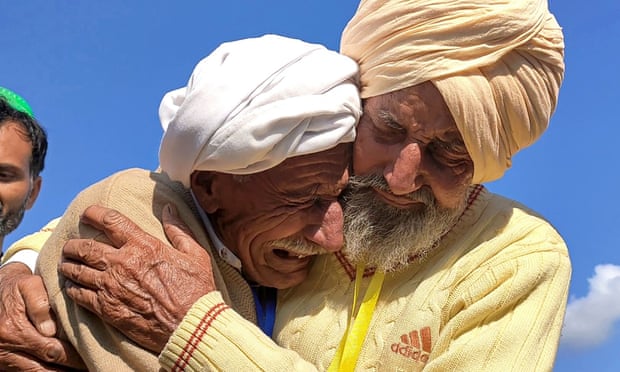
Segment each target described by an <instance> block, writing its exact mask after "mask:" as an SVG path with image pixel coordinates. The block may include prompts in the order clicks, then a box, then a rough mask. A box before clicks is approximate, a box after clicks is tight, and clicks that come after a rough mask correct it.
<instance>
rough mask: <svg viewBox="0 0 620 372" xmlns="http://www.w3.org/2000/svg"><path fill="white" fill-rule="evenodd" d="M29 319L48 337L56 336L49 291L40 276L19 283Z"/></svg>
mask: <svg viewBox="0 0 620 372" xmlns="http://www.w3.org/2000/svg"><path fill="white" fill-rule="evenodd" d="M18 288H19V293H21V295H22V299H23V301H24V305H25V307H26V313H27V314H28V319H30V322H31V323H32V324H34V326H35V327H36V328H37V330H38V331H39V332H40V333H41V334H42V335H43V336H46V337H52V336H54V334H56V322H55V321H54V318H53V316H52V309H51V308H50V304H49V301H48V299H47V291H46V290H45V285H44V284H43V281H42V280H41V277H40V276H31V277H29V278H27V279H24V280H23V281H20V282H19V283H18Z"/></svg>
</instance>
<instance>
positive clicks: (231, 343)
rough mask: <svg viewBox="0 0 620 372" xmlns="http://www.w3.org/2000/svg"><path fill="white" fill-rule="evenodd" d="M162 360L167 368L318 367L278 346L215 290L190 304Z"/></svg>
mask: <svg viewBox="0 0 620 372" xmlns="http://www.w3.org/2000/svg"><path fill="white" fill-rule="evenodd" d="M159 362H160V365H161V367H162V368H164V369H165V370H167V371H204V370H228V371H256V370H289V371H290V370H295V371H305V370H312V371H315V370H316V369H315V367H314V366H313V365H312V364H310V363H308V362H306V361H305V360H303V359H302V358H300V357H299V355H297V353H295V352H293V351H291V350H286V349H283V348H281V347H279V346H278V345H277V344H276V343H275V342H273V340H272V339H271V338H269V337H268V336H266V335H265V334H264V333H263V332H262V331H261V330H260V329H259V328H258V327H257V326H256V325H255V324H253V323H251V322H250V321H248V320H247V319H245V318H243V317H242V316H241V315H239V314H238V313H237V312H235V311H234V310H233V309H231V308H230V307H229V306H228V305H227V304H226V303H224V300H223V299H222V295H221V293H220V292H216V291H214V292H211V293H208V294H207V295H205V296H203V297H201V298H200V299H199V300H198V301H197V302H196V303H195V304H194V305H193V306H192V307H191V308H190V310H189V311H188V312H187V314H186V315H185V318H183V321H182V322H181V324H180V325H179V326H178V327H177V329H176V330H175V331H174V333H173V335H172V336H171V337H170V339H169V340H168V343H167V345H166V347H165V348H164V350H163V351H162V353H161V354H160V356H159Z"/></svg>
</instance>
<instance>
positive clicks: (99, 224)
mask: <svg viewBox="0 0 620 372" xmlns="http://www.w3.org/2000/svg"><path fill="white" fill-rule="evenodd" d="M80 221H81V222H83V223H85V224H87V225H90V226H92V227H94V228H95V229H97V230H100V231H103V232H104V233H105V234H106V236H107V237H108V239H110V241H111V242H112V244H113V245H114V247H116V248H121V247H122V246H123V245H124V244H125V243H127V241H129V239H131V238H136V239H140V237H141V236H144V235H145V232H144V231H143V230H142V229H141V228H139V227H138V225H136V224H135V223H133V222H132V221H131V220H130V219H129V218H127V217H125V215H123V214H121V213H120V212H119V211H117V210H115V209H110V208H106V207H102V206H100V205H91V206H90V207H88V208H86V210H85V211H84V213H83V214H82V217H81V218H80Z"/></svg>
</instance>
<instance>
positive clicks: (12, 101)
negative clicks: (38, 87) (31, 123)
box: [0, 87, 34, 118]
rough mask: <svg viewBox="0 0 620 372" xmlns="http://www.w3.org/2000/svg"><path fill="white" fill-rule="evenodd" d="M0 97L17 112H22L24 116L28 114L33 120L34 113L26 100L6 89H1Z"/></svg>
mask: <svg viewBox="0 0 620 372" xmlns="http://www.w3.org/2000/svg"><path fill="white" fill-rule="evenodd" d="M0 97H2V98H4V99H5V100H6V101H7V102H8V104H9V105H10V106H11V107H13V108H14V109H15V110H17V111H21V112H23V113H24V114H27V115H28V116H30V117H31V118H34V114H33V113H32V108H30V105H29V104H28V102H26V100H25V99H23V98H22V97H21V96H19V95H18V94H17V93H15V92H13V91H12V90H8V89H6V88H3V87H0Z"/></svg>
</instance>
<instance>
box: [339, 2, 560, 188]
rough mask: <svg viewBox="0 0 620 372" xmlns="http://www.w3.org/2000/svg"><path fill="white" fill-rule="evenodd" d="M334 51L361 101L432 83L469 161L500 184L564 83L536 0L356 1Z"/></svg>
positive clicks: (544, 122) (554, 31)
mask: <svg viewBox="0 0 620 372" xmlns="http://www.w3.org/2000/svg"><path fill="white" fill-rule="evenodd" d="M341 52H342V53H343V54H345V55H347V56H349V57H351V58H353V59H355V60H356V61H357V62H358V63H359V65H360V74H361V84H362V97H363V98H367V97H373V96H377V95H381V94H383V93H387V92H392V91H396V90H399V89H402V88H406V87H410V86H414V85H417V84H420V83H422V82H425V81H432V82H433V83H434V84H435V86H436V87H437V89H439V91H440V92H441V94H442V96H443V98H444V100H445V102H446V104H447V105H448V108H449V110H450V112H451V113H452V116H453V117H454V120H455V121H456V124H457V126H458V128H459V131H460V132H461V134H462V136H463V138H464V140H465V145H466V147H467V150H468V152H469V154H470V155H471V157H472V159H473V161H474V179H473V182H474V183H482V182H487V181H492V180H495V179H498V178H500V177H501V176H502V175H503V174H504V172H505V171H506V169H507V168H509V167H510V165H511V158H512V156H513V155H514V154H515V153H516V152H517V151H518V150H519V149H521V148H524V147H526V146H528V145H530V144H532V143H533V142H534V141H536V140H537V139H538V138H539V136H540V135H541V134H542V133H543V132H544V131H545V129H546V128H547V126H548V124H549V119H550V117H551V114H552V113H553V111H554V110H555V106H556V104H557V100H558V92H559V89H560V85H561V82H562V79H563V76H564V62H563V53H564V41H563V36H562V30H561V28H560V26H559V25H558V24H557V22H556V20H555V18H554V17H553V15H552V14H551V13H549V10H548V8H547V2H546V1H545V0H459V1H455V0H362V1H361V3H360V5H359V8H358V10H357V13H356V14H355V15H354V16H353V18H352V19H351V20H350V22H349V24H348V25H347V27H346V28H345V30H344V32H343V34H342V41H341Z"/></svg>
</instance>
